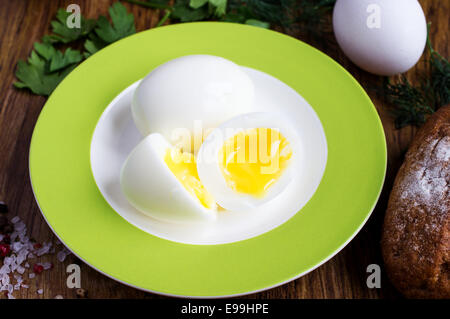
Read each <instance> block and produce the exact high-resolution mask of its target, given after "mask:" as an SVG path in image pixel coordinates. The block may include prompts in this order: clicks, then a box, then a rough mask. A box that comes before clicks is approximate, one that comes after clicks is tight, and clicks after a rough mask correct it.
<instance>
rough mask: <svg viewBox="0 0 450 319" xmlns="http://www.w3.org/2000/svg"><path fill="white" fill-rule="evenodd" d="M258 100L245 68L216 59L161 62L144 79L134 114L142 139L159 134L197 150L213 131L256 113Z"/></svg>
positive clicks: (190, 57)
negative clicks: (222, 124) (206, 134)
mask: <svg viewBox="0 0 450 319" xmlns="http://www.w3.org/2000/svg"><path fill="white" fill-rule="evenodd" d="M253 100H254V87H253V82H252V81H251V79H250V78H249V76H248V75H247V74H246V73H245V72H244V71H243V70H242V69H241V67H240V66H238V65H237V64H235V63H233V62H231V61H229V60H227V59H224V58H221V57H217V56H211V55H188V56H183V57H180V58H177V59H174V60H171V61H169V62H167V63H164V64H162V65H161V66H159V67H157V68H156V69H155V70H153V71H152V72H150V74H148V75H147V76H146V77H145V78H144V79H143V80H142V81H141V83H140V84H139V86H138V87H137V89H136V91H135V93H134V96H133V101H132V113H133V118H134V121H135V123H136V126H137V128H138V129H139V131H140V132H141V133H142V135H144V136H146V135H148V134H150V133H160V134H162V135H163V136H164V137H165V138H166V139H167V140H168V141H169V142H170V143H172V144H174V145H177V146H180V147H182V148H183V150H186V151H193V149H194V147H196V146H195V144H196V145H197V148H196V150H198V148H199V147H200V144H201V142H202V141H203V135H204V134H205V133H206V132H207V131H208V130H210V129H212V128H214V127H216V126H218V125H219V124H220V123H222V122H223V121H226V120H228V119H230V118H232V117H234V116H236V115H239V114H243V113H247V112H251V111H252V110H253Z"/></svg>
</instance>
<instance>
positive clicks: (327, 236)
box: [30, 22, 386, 297]
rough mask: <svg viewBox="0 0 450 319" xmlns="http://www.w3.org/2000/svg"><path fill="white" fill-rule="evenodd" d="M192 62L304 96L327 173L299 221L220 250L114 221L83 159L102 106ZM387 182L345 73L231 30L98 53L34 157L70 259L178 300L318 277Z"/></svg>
mask: <svg viewBox="0 0 450 319" xmlns="http://www.w3.org/2000/svg"><path fill="white" fill-rule="evenodd" d="M188 54H212V55H217V56H222V57H225V58H228V59H230V60H232V61H234V62H236V63H238V64H240V65H243V66H247V67H251V68H254V69H258V70H261V71H264V72H266V73H268V74H271V75H273V76H275V77H276V78H278V79H280V80H282V81H283V82H285V83H286V84H288V85H289V86H291V87H292V88H293V89H294V90H296V91H297V92H299V93H300V94H301V95H302V96H303V97H304V98H305V99H306V100H307V101H308V102H309V104H310V105H311V106H312V107H313V108H314V110H315V111H316V113H317V114H318V116H319V118H320V120H321V122H322V125H323V127H324V130H325V134H326V137H327V143H328V162H327V167H326V169H325V173H324V176H323V179H322V181H321V184H320V186H319V188H318V189H317V191H316V193H315V194H314V196H313V197H312V199H311V200H310V201H309V202H308V203H307V204H306V206H305V207H304V208H303V209H302V210H301V214H296V215H295V216H294V217H292V218H291V219H290V220H289V221H287V222H286V223H284V224H283V225H281V226H279V227H277V228H275V229H274V230H272V231H270V232H268V233H265V234H263V235H260V236H258V237H254V238H251V239H248V240H244V241H240V242H235V243H231V244H222V245H187V244H180V243H175V242H172V241H168V240H164V239H160V238H158V237H155V236H152V235H149V234H147V233H145V232H143V231H141V230H139V229H137V228H135V227H134V226H132V225H130V224H129V223H127V222H126V221H125V220H124V219H122V218H121V217H120V216H119V215H118V214H116V213H115V212H114V211H113V210H112V208H111V207H110V206H109V205H108V204H107V203H106V201H105V200H104V199H103V197H102V195H101V193H100V191H99V190H98V188H97V186H96V184H95V182H94V178H93V176H92V173H91V168H90V149H89V148H90V143H91V137H92V134H93V131H94V128H95V126H96V123H97V121H98V119H99V117H100V116H101V114H102V112H103V110H104V109H105V107H106V106H107V105H108V104H109V103H110V102H111V100H112V99H113V98H114V97H115V96H116V95H117V94H118V93H119V92H121V91H122V90H123V89H125V88H126V87H128V86H129V85H130V84H131V83H133V82H135V81H136V80H138V79H140V78H142V77H144V76H145V75H146V73H147V72H148V70H151V69H153V68H155V67H156V66H157V65H159V64H161V63H163V62H165V61H167V60H169V59H172V58H175V57H179V56H183V55H188ZM385 171H386V144H385V138H384V132H383V128H382V125H381V122H380V119H379V118H378V115H377V112H376V110H375V108H374V106H373V104H372V103H371V101H370V99H369V97H368V96H367V95H366V93H365V92H364V90H363V89H362V88H361V87H360V85H359V84H358V83H357V82H356V80H355V79H354V78H352V77H351V75H350V74H349V73H348V72H346V71H345V70H344V69H343V68H342V67H341V66H339V65H338V64H337V63H336V62H334V61H333V60H332V59H330V58H329V57H327V56H326V55H324V54H322V53H321V52H319V51H317V50H315V49H314V48H312V47H310V46H308V45H306V44H305V43H302V42H301V41H298V40H296V39H294V38H291V37H288V36H286V35H283V34H280V33H277V32H274V31H268V30H264V29H261V28H257V27H252V26H245V25H239V24H232V23H215V22H201V23H189V24H177V25H171V26H167V27H160V28H156V29H152V30H149V31H145V32H141V33H138V34H136V35H133V36H130V37H128V38H126V39H123V40H121V41H119V42H116V43H114V44H113V45H110V46H108V47H107V48H105V49H104V50H102V51H100V52H98V53H96V54H95V55H94V56H92V57H90V58H89V59H87V60H86V61H85V62H83V63H82V64H81V65H80V66H79V67H77V68H76V69H75V70H74V71H73V72H72V73H70V75H69V76H68V77H67V78H66V79H65V80H64V81H63V82H62V83H61V84H60V85H59V86H58V88H57V89H56V90H55V91H54V92H53V94H52V95H51V96H50V98H49V99H48V101H47V103H46V105H45V107H44V109H43V111H42V112H41V115H40V116H39V119H38V122H37V124H36V127H35V130H34V133H33V138H32V141H31V149H30V175H31V182H32V186H33V190H34V193H35V196H36V199H37V202H38V204H39V207H40V209H41V211H42V213H43V215H44V217H45V219H46V220H47V222H48V224H49V225H50V227H51V228H52V229H53V231H54V232H55V234H56V235H57V236H58V237H59V238H60V239H61V240H62V241H63V242H64V244H65V245H66V246H67V247H68V248H69V249H70V250H72V251H73V252H74V253H75V254H76V255H77V256H79V257H80V258H81V259H82V260H84V261H85V262H86V263H88V264H89V265H91V266H92V267H94V268H95V269H97V270H98V271H100V272H102V273H104V274H105V275H107V276H109V277H111V278H114V279H116V280H118V281H120V282H123V283H125V284H128V285H131V286H134V287H136V288H140V289H144V290H148V291H152V292H157V293H161V294H169V295H178V296H203V297H212V296H229V295H238V294H246V293H250V292H255V291H260V290H263V289H267V288H270V287H274V286H277V285H280V284H282V283H285V282H287V281H290V280H292V279H294V278H297V277H299V276H301V275H303V274H305V273H307V272H309V271H311V270H312V269H314V268H315V267H318V266H319V265H320V264H322V263H324V262H325V261H327V260H328V259H329V258H331V257H332V256H333V255H335V254H336V253H337V252H338V251H339V250H340V249H342V248H343V247H344V246H345V245H346V244H347V243H348V242H349V241H350V240H351V239H352V238H353V237H354V236H355V235H356V233H357V232H358V231H359V230H360V229H361V227H362V226H363V224H364V223H365V221H366V220H367V219H368V217H369V215H370V213H371V211H372V210H373V208H374V206H375V204H376V201H377V199H378V196H379V194H380V191H381V188H382V185H383V180H384V175H385Z"/></svg>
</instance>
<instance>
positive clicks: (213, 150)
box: [197, 112, 304, 211]
mask: <svg viewBox="0 0 450 319" xmlns="http://www.w3.org/2000/svg"><path fill="white" fill-rule="evenodd" d="M256 128H267V129H274V130H276V131H278V132H279V133H280V134H281V136H282V137H284V138H285V140H286V141H287V142H288V146H289V148H290V150H291V156H290V158H289V160H288V161H289V162H288V163H287V164H288V165H287V166H286V167H285V168H284V170H283V171H282V172H281V175H280V176H278V177H277V178H276V179H274V180H272V181H271V182H270V186H269V187H268V188H267V189H266V188H265V190H266V192H265V193H264V194H263V196H256V197H255V196H254V195H253V194H250V193H245V192H240V191H236V189H233V187H230V184H229V183H228V182H227V180H226V175H227V174H228V175H229V172H227V171H224V170H223V169H222V168H221V167H220V155H219V154H220V151H221V149H222V150H223V148H224V145H225V142H226V141H229V139H230V138H233V137H235V136H236V134H237V133H239V132H246V131H248V130H249V129H250V130H251V129H256ZM255 141H256V140H255ZM260 141H261V139H260V137H259V136H258V140H257V143H260ZM271 142H272V143H273V140H272V141H271ZM236 145H237V146H238V147H237V148H236V150H239V148H240V147H241V146H239V145H238V144H237V143H236ZM242 145H243V144H242ZM258 145H259V146H258V149H257V152H258V154H261V149H260V146H261V144H258ZM241 148H242V147H241ZM272 150H273V149H272ZM233 152H234V150H230V154H232V153H233ZM247 152H248V149H247ZM280 152H282V150H280ZM258 156H259V155H258ZM303 156H304V154H303V152H302V143H301V141H300V138H299V136H298V135H297V133H296V132H295V130H294V128H293V126H292V125H291V123H290V121H289V119H288V118H285V117H284V116H282V115H281V114H278V113H271V112H254V113H248V114H244V115H239V116H237V117H234V118H232V119H230V120H229V121H227V122H225V123H223V124H221V125H220V126H219V127H218V128H216V129H214V130H213V131H212V132H211V133H210V134H209V135H208V137H207V138H206V140H205V141H204V143H203V144H202V147H201V148H200V150H199V152H198V160H197V170H198V175H199V177H200V180H201V182H202V184H203V185H204V186H205V188H206V189H207V190H208V191H209V192H210V194H211V195H212V196H213V197H214V199H215V200H216V201H217V203H218V204H219V205H220V206H221V207H223V208H225V209H227V210H230V211H248V210H251V209H254V208H256V207H258V206H260V205H263V204H265V203H267V202H269V201H270V200H272V199H274V198H275V197H277V196H278V195H279V194H281V193H282V192H283V191H285V190H286V189H287V188H288V187H289V184H290V183H291V181H292V180H293V178H301V174H302V172H301V161H302V157H303ZM249 158H250V154H248V153H247V155H246V158H245V161H249ZM227 160H228V156H227ZM244 164H246V163H244ZM247 169H248V167H245V168H243V169H242V170H240V172H242V173H244V175H245V174H246V171H247ZM237 177H238V178H239V177H242V176H237ZM244 178H248V181H247V182H248V185H250V186H258V185H256V184H257V183H258V181H257V180H253V179H252V178H253V176H251V175H248V176H247V175H245V176H244ZM268 185H269V184H267V185H262V186H265V187H267V186H268Z"/></svg>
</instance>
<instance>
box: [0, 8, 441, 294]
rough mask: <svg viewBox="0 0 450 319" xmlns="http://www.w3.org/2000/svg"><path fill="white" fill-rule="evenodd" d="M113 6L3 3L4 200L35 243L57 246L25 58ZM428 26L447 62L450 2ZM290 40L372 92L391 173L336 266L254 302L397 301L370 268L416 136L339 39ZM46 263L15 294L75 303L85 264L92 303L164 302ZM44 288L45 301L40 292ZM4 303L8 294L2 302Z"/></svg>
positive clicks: (155, 16) (37, 104)
mask: <svg viewBox="0 0 450 319" xmlns="http://www.w3.org/2000/svg"><path fill="white" fill-rule="evenodd" d="M113 2H114V1H112V0H99V1H74V0H71V1H62V0H59V1H50V0H46V1H44V0H29V1H7V0H0V30H2V34H1V36H0V80H1V81H0V92H1V94H0V154H1V158H0V200H3V201H6V202H7V203H8V205H9V208H10V213H9V217H12V216H15V215H18V216H20V217H21V218H22V219H23V220H24V221H25V223H26V225H27V227H28V231H29V234H30V236H31V237H33V238H35V239H36V240H38V241H39V242H43V241H49V240H51V241H55V237H54V235H53V234H52V232H51V230H50V229H49V227H48V226H47V224H46V223H45V221H44V220H43V218H42V216H41V214H40V212H39V209H38V207H37V205H36V203H35V201H34V198H33V194H32V190H31V186H30V183H29V176H28V148H29V143H30V139H31V134H32V131H33V128H34V124H35V123H36V120H37V117H38V116H39V112H40V110H41V109H42V106H43V105H44V103H45V100H46V99H45V98H43V97H38V96H34V95H32V94H30V93H28V92H27V91H24V90H16V89H14V88H13V87H12V83H13V81H14V70H15V65H16V63H17V61H18V60H19V59H26V58H27V57H28V55H29V53H30V51H31V49H32V47H33V43H34V42H35V41H37V40H39V39H40V38H41V37H42V35H44V34H45V33H47V32H48V31H49V25H50V21H51V20H52V18H53V17H54V14H55V13H56V11H57V9H58V8H60V7H66V6H67V5H68V4H70V3H78V4H79V5H80V6H81V9H82V13H83V14H84V15H86V16H87V17H97V16H98V15H99V14H103V15H105V14H106V13H107V8H108V7H109V5H110V4H111V3H113ZM420 2H421V4H422V6H423V8H424V11H425V14H426V16H427V19H428V21H430V22H432V32H431V39H432V42H433V43H434V46H435V48H436V49H437V50H438V51H440V52H441V53H442V54H443V55H444V56H447V57H448V54H449V49H450V48H449V41H448V30H450V26H449V19H448V14H449V12H450V3H449V2H448V1H433V0H422V1H420ZM125 5H126V6H127V8H128V9H129V10H131V12H132V13H133V14H134V15H135V17H136V27H137V30H138V31H140V30H145V29H148V28H151V27H154V26H155V25H156V24H157V22H158V21H159V18H160V17H161V16H162V12H160V11H159V10H149V9H144V8H141V7H139V6H136V5H130V4H128V3H126V4H125ZM288 33H289V34H291V35H293V36H296V37H298V38H299V39H301V40H304V41H306V42H308V43H311V44H313V45H314V46H316V47H318V48H319V49H321V50H322V51H324V52H325V53H327V54H328V55H330V56H331V57H333V58H334V59H335V60H337V61H338V62H339V63H340V64H342V65H343V66H344V67H345V68H346V69H347V70H349V72H350V73H351V74H353V76H354V77H355V78H356V79H357V80H358V81H359V82H360V83H361V84H362V85H363V86H364V88H365V89H366V90H367V91H368V92H369V95H370V97H371V98H372V100H373V102H374V104H375V105H376V107H377V110H378V112H379V114H380V117H381V120H382V122H383V125H384V129H385V133H386V139H387V144H388V154H389V160H388V172H387V173H388V174H387V177H386V183H385V187H384V190H383V193H382V195H381V198H380V201H379V203H378V205H377V207H376V209H375V211H374V213H373V215H372V217H371V218H370V220H369V221H368V223H367V225H366V226H365V227H364V228H363V230H362V231H361V232H360V233H359V234H358V235H357V236H356V238H355V239H354V240H353V241H352V242H351V243H350V244H349V245H348V246H347V247H346V248H345V249H343V251H341V252H340V253H339V254H338V255H337V256H335V257H334V258H333V259H331V260H330V261H328V262H327V263H325V264H324V265H322V266H321V267H319V268H318V269H316V270H314V271H313V272H311V273H309V274H308V275H306V276H303V277H302V278H300V279H298V280H295V281H293V282H291V283H288V284H286V285H283V286H281V287H277V288H274V289H271V290H268V291H265V292H262V293H258V294H254V295H250V296H249V297H250V298H397V297H399V295H398V293H397V292H396V291H395V290H394V289H393V288H392V286H391V284H390V283H389V282H388V280H387V279H386V276H385V274H383V280H382V288H381V289H368V288H367V286H366V283H365V281H366V276H367V274H366V267H367V265H369V264H371V263H376V264H380V265H382V259H381V254H380V248H379V241H380V233H381V226H382V221H383V216H384V211H385V208H386V203H387V199H388V196H389V190H390V188H391V186H392V183H393V179H394V177H395V173H396V171H397V169H398V167H399V165H400V164H401V161H402V156H403V154H404V152H405V151H406V149H407V147H408V144H409V142H410V140H411V138H412V137H413V136H414V133H415V129H414V128H411V127H407V128H404V129H402V130H395V128H394V125H393V121H392V118H391V117H390V116H389V112H388V105H386V103H385V102H384V101H383V100H382V99H380V97H379V96H377V94H376V93H375V92H374V91H372V90H371V88H373V87H377V86H378V87H379V86H380V84H381V79H380V78H379V77H377V76H374V75H370V74H368V73H366V72H364V71H361V70H360V69H358V68H357V67H355V66H354V65H353V64H352V63H351V62H350V61H349V60H348V59H347V58H346V57H345V56H344V55H343V54H342V52H341V51H340V50H339V48H338V47H337V45H336V42H335V41H334V38H333V37H332V35H331V36H329V37H326V38H324V39H319V40H315V39H312V38H310V37H308V35H306V34H303V33H302V31H301V30H291V31H289V32H288ZM422 69H423V65H421V64H419V66H418V67H417V68H415V69H414V70H412V71H411V72H409V73H408V77H409V78H411V79H412V80H413V81H414V79H416V78H417V76H419V75H420V73H421V71H422ZM42 261H51V262H53V263H54V265H55V268H54V269H52V270H50V271H46V272H44V273H43V274H41V275H39V276H37V278H36V279H33V280H30V281H29V282H30V289H28V290H26V289H22V290H21V291H20V292H15V293H14V295H15V296H16V297H18V298H53V297H54V296H55V295H58V294H60V295H62V296H64V298H75V297H76V293H75V291H74V290H72V289H68V288H67V287H66V278H67V277H66V273H65V267H66V266H67V265H68V264H70V263H78V264H80V266H81V271H82V287H83V288H85V289H86V290H87V291H88V296H89V297H90V298H161V297H159V296H157V295H154V294H150V293H145V292H142V291H139V290H136V289H133V288H130V287H127V286H125V285H122V284H119V283H117V282H115V281H113V280H111V279H109V278H107V277H105V276H103V275H101V274H100V273H98V272H96V271H95V270H93V269H91V268H90V267H89V266H87V265H85V264H83V263H82V262H80V261H79V260H77V259H76V258H75V257H74V256H70V257H68V259H67V260H66V261H65V262H64V263H59V262H58V261H57V260H56V256H54V255H52V256H45V258H42ZM40 288H42V289H44V293H43V294H42V295H38V294H37V293H36V290H37V289H40ZM2 297H3V295H2Z"/></svg>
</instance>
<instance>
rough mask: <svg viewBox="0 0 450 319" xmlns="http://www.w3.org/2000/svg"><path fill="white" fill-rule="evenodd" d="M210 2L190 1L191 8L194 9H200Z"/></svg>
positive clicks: (205, 0) (206, 0) (204, 0)
mask: <svg viewBox="0 0 450 319" xmlns="http://www.w3.org/2000/svg"><path fill="white" fill-rule="evenodd" d="M208 1H209V0H190V1H189V6H190V7H191V8H192V9H198V8H200V7H202V6H204V5H205V4H207V3H208Z"/></svg>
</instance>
